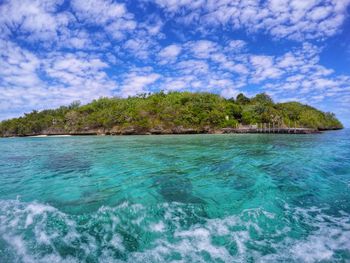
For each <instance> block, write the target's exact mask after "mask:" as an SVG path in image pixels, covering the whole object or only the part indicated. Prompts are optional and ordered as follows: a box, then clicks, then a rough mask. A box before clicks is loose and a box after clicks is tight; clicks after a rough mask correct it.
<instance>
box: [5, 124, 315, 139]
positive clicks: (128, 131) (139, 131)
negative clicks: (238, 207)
mask: <svg viewBox="0 0 350 263" xmlns="http://www.w3.org/2000/svg"><path fill="white" fill-rule="evenodd" d="M234 133H236V134H244V133H264V134H266V133H271V134H272V133H273V134H317V133H321V131H320V130H318V129H310V128H287V127H285V128H270V129H268V128H266V129H259V128H221V129H212V128H208V127H207V128H203V129H195V128H184V127H182V126H179V127H174V128H161V127H156V128H151V129H143V128H140V127H125V128H113V129H110V130H107V129H86V130H81V131H65V130H63V129H62V130H60V129H50V130H44V131H42V132H40V133H31V134H24V135H18V134H5V135H4V136H3V137H29V136H62V135H66V136H67V135H70V136H91V135H100V136H104V135H112V136H118V135H176V134H178V135H181V134H234Z"/></svg>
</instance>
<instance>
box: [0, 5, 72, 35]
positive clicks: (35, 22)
mask: <svg viewBox="0 0 350 263" xmlns="http://www.w3.org/2000/svg"><path fill="white" fill-rule="evenodd" d="M62 3H63V1H62V0H56V1H55V0H54V1H48V0H41V1H39V0H33V1H31V0H11V1H4V2H3V3H2V4H1V5H0V33H1V34H2V35H9V34H11V32H16V34H19V36H21V34H22V36H25V38H26V39H27V40H52V39H56V38H57V33H58V32H59V31H60V30H61V29H62V28H64V27H66V26H67V25H68V24H69V22H70V21H71V20H72V19H73V18H72V16H71V15H69V14H68V13H66V12H62V13H58V14H56V10H57V9H58V8H59V6H61V5H62ZM28 34H29V35H28Z"/></svg>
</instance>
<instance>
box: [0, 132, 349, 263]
mask: <svg viewBox="0 0 350 263" xmlns="http://www.w3.org/2000/svg"><path fill="white" fill-rule="evenodd" d="M0 149H1V151H0V157H1V158H0V262H119V261H120V262H143V263H145V262H350V131H349V130H343V131H336V132H327V133H323V134H316V135H269V134H266V135H253V134H251V135H249V134H247V135H243V134H242V135H188V136H187V135H183V136H129V137H95V136H91V137H47V138H9V139H0Z"/></svg>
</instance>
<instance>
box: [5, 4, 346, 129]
mask: <svg viewBox="0 0 350 263" xmlns="http://www.w3.org/2000/svg"><path fill="white" fill-rule="evenodd" d="M349 16H350V0H307V1H306V0H290V1H286V0H268V1H260V0H244V1H243V0H237V1H232V0H210V1H209V0H207V1H205V0H192V1H190V0H154V1H151V0H139V1H136V0H130V1H124V2H122V1H112V0H72V1H65V0H51V1H47V0H11V1H4V0H0V120H1V119H7V118H10V117H16V116H19V115H22V114H23V113H25V112H30V111H32V110H33V109H37V110H41V109H46V108H53V107H58V106H60V105H66V104H69V103H70V102H72V101H74V100H80V101H81V102H83V103H86V102H89V101H91V100H92V99H94V98H98V97H101V96H120V97H127V96H131V95H135V94H139V93H144V92H154V91H158V90H164V91H184V90H188V91H209V92H215V93H218V94H220V95H222V96H224V97H232V96H236V95H237V94H238V93H240V92H243V93H245V94H247V95H249V96H253V95H255V94H256V93H260V92H267V93H268V94H270V95H271V96H272V97H273V99H274V100H275V101H277V102H280V101H288V100H297V101H301V102H303V103H307V104H310V105H312V106H316V107H318V108H320V109H322V110H324V111H332V112H334V113H336V115H337V116H338V117H339V118H340V119H341V120H342V121H343V122H344V123H345V125H346V126H348V127H349V126H350V106H349V105H350V19H349Z"/></svg>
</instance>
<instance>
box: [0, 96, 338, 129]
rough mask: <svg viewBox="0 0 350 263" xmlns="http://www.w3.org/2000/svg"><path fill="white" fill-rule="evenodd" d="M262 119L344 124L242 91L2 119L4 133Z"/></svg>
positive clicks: (283, 123)
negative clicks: (231, 95) (232, 94)
mask: <svg viewBox="0 0 350 263" xmlns="http://www.w3.org/2000/svg"><path fill="white" fill-rule="evenodd" d="M256 123H271V124H273V125H275V126H279V127H287V126H298V127H308V128H315V129H319V130H327V129H339V128H342V124H341V123H340V122H339V121H338V120H337V119H336V117H335V116H334V114H332V113H323V112H321V111H319V110H317V109H315V108H313V107H310V106H307V105H303V104H300V103H298V102H289V103H274V102H273V101H272V99H271V98H270V97H269V96H268V95H266V94H265V93H263V94H258V95H256V96H255V97H253V98H247V97H245V96H244V95H243V94H239V95H238V96H237V98H235V99H234V98H231V99H225V98H222V97H220V96H218V95H215V94H210V93H190V92H171V93H168V94H165V93H163V92H159V93H155V94H142V95H139V96H136V97H129V98H127V99H122V98H100V99H97V100H94V101H92V102H91V103H89V104H86V105H80V103H79V102H73V103H72V104H71V105H69V106H62V107H60V108H58V109H54V110H44V111H40V112H38V111H33V112H31V113H28V114H25V115H24V116H23V117H20V118H15V119H10V120H6V121H3V122H1V123H0V136H24V135H35V134H64V133H72V134H79V133H87V134H88V133H107V134H109V133H111V134H137V133H147V132H151V133H177V132H178V133H185V132H191V131H196V132H213V131H215V130H219V129H220V128H224V127H237V126H238V125H239V124H243V125H249V124H256Z"/></svg>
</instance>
